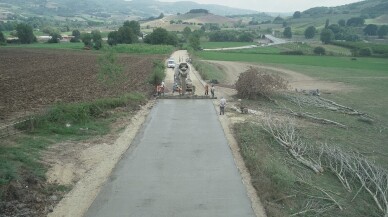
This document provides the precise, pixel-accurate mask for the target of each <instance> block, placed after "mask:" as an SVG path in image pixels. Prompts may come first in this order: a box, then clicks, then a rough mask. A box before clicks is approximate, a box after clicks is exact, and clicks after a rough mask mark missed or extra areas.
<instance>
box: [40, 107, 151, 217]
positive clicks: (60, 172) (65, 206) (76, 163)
mask: <svg viewBox="0 0 388 217" xmlns="http://www.w3.org/2000/svg"><path fill="white" fill-rule="evenodd" d="M154 103H155V101H153V100H151V101H150V102H148V103H147V104H146V105H144V106H142V107H141V109H140V110H139V111H138V112H137V113H135V114H134V115H133V116H130V117H126V118H123V119H122V120H120V121H118V122H116V123H115V124H114V125H113V126H112V127H113V128H116V130H119V131H120V129H122V128H124V131H123V132H122V133H117V134H111V135H107V136H105V137H102V138H96V139H94V140H91V141H88V142H82V143H72V142H69V143H63V144H57V145H55V146H53V147H51V148H50V150H49V151H48V152H47V155H50V156H51V160H52V162H51V163H50V164H51V168H50V170H49V171H48V173H47V176H48V181H50V182H54V183H57V184H62V185H69V184H74V187H73V189H72V190H71V191H70V192H69V193H68V194H67V195H66V196H65V197H64V198H63V199H62V200H61V201H60V202H59V203H58V205H57V206H56V207H55V208H54V210H53V212H51V213H50V214H48V216H49V217H51V216H52V217H82V216H83V214H84V213H85V212H86V211H87V209H88V208H89V206H90V205H91V204H92V202H93V201H94V199H95V197H96V196H97V194H98V193H99V191H100V188H101V187H102V185H103V184H104V183H105V181H106V180H107V179H108V178H109V176H110V174H111V172H112V170H113V168H114V167H115V165H116V163H117V162H118V161H119V160H120V158H121V156H122V154H124V153H125V151H126V150H127V149H128V148H129V146H130V144H131V143H132V140H133V139H134V138H135V136H136V134H137V132H138V130H139V129H140V128H141V126H142V124H143V122H144V121H145V119H146V117H147V115H148V114H149V111H150V109H151V108H152V106H153V104H154ZM50 152H51V153H54V154H53V155H51V154H50Z"/></svg>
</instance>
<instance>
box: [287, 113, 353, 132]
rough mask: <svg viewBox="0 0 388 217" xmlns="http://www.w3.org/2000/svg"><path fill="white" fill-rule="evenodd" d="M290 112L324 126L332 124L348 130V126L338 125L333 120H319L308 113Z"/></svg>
mask: <svg viewBox="0 0 388 217" xmlns="http://www.w3.org/2000/svg"><path fill="white" fill-rule="evenodd" d="M289 110H290V113H291V114H292V115H295V116H297V117H302V118H309V119H312V120H315V121H318V122H320V123H324V124H332V125H336V126H338V127H341V128H347V126H346V125H344V124H341V123H338V122H335V121H332V120H329V119H325V118H318V117H315V116H313V115H310V114H307V113H302V112H294V111H292V110H291V109H289Z"/></svg>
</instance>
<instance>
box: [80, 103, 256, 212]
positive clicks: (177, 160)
mask: <svg viewBox="0 0 388 217" xmlns="http://www.w3.org/2000/svg"><path fill="white" fill-rule="evenodd" d="M241 179H242V178H241V176H240V173H239V172H238V170H237V168H236V166H235V164H234V160H233V156H232V153H231V151H230V149H229V146H228V143H227V140H226V138H225V135H224V132H223V130H222V127H221V124H220V122H219V121H218V117H217V114H216V111H215V109H214V106H213V103H212V102H211V101H210V100H171V99H164V100H160V101H159V102H158V103H157V105H156V106H155V107H154V108H153V109H152V111H151V113H150V115H149V116H148V119H147V120H146V122H145V124H144V127H143V129H142V130H141V132H139V133H138V135H137V136H136V138H135V140H134V142H133V143H132V145H131V147H130V149H129V150H128V151H127V152H126V154H125V155H124V156H123V158H122V159H121V161H120V162H119V163H118V165H117V166H116V168H115V170H114V171H113V173H112V175H111V177H110V179H109V180H108V181H107V183H106V184H105V186H104V187H103V188H102V190H101V192H100V194H99V195H98V196H97V198H96V200H95V201H94V203H93V204H92V206H91V207H90V208H89V210H88V212H87V213H86V215H85V217H99V216H101V217H105V216H136V217H137V216H139V217H147V216H149V217H151V216H165V217H173V216H185V217H189V216H193V217H199V216H209V217H217V216H220V217H228V216H230V217H236V216H239V217H245V216H247V217H248V216H255V214H254V213H253V210H252V208H251V202H250V200H249V198H248V196H247V193H246V190H245V187H244V185H243V183H242V181H241Z"/></svg>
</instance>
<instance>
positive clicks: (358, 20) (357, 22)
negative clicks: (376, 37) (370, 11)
mask: <svg viewBox="0 0 388 217" xmlns="http://www.w3.org/2000/svg"><path fill="white" fill-rule="evenodd" d="M364 23H365V19H364V18H362V17H352V18H350V19H349V20H348V21H346V25H347V26H363V25H364Z"/></svg>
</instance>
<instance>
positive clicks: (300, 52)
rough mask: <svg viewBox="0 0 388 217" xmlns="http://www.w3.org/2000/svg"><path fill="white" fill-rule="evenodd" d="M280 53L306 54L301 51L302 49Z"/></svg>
mask: <svg viewBox="0 0 388 217" xmlns="http://www.w3.org/2000/svg"><path fill="white" fill-rule="evenodd" d="M280 54H283V55H304V53H303V51H301V50H291V51H283V52H280Z"/></svg>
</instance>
